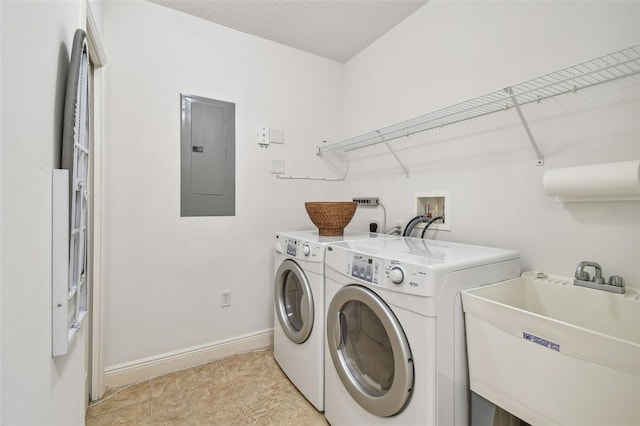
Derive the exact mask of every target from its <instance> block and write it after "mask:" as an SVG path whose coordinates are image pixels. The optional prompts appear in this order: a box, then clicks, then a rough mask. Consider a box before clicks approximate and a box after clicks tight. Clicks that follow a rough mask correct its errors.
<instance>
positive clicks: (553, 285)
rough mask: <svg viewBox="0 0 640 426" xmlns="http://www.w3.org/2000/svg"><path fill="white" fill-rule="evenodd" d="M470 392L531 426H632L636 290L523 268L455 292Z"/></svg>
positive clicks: (638, 362)
mask: <svg viewBox="0 0 640 426" xmlns="http://www.w3.org/2000/svg"><path fill="white" fill-rule="evenodd" d="M462 304H463V310H464V314H465V323H466V338H467V352H468V360H469V382H470V386H471V390H473V391H474V392H476V393H478V394H480V395H482V396H483V397H484V398H486V399H488V400H489V401H492V402H493V403H495V404H496V405H498V406H500V407H502V408H504V409H506V410H507V411H509V412H511V413H512V414H514V415H516V416H518V417H520V418H521V419H523V420H525V421H527V422H528V423H531V424H533V425H536V424H558V425H639V424H640V294H639V293H638V292H637V291H636V290H634V289H631V288H627V292H626V293H625V294H614V293H609V292H605V291H601V290H594V289H590V288H584V287H578V286H574V285H573V279H572V278H568V277H560V276H553V275H547V274H538V273H536V272H526V273H524V274H522V276H521V277H520V278H516V279H513V280H509V281H504V282H501V283H497V284H492V285H488V286H484V287H479V288H475V289H471V290H466V291H463V292H462Z"/></svg>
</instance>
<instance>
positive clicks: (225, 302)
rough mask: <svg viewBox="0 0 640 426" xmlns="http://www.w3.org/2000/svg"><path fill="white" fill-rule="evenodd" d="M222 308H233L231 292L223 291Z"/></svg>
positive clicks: (221, 297) (221, 296)
mask: <svg viewBox="0 0 640 426" xmlns="http://www.w3.org/2000/svg"><path fill="white" fill-rule="evenodd" d="M220 306H221V307H222V308H226V307H228V306H231V290H227V291H223V292H222V294H221V295H220Z"/></svg>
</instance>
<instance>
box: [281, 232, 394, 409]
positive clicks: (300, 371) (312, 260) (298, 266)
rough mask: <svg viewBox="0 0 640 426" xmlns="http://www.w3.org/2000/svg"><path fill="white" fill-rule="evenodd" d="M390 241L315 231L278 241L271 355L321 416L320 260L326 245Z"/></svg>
mask: <svg viewBox="0 0 640 426" xmlns="http://www.w3.org/2000/svg"><path fill="white" fill-rule="evenodd" d="M383 238H391V237H389V236H388V235H383V234H374V233H372V234H369V233H351V232H347V231H345V234H344V236H341V237H320V236H319V235H318V231H293V232H281V233H279V234H278V235H277V236H276V244H275V271H276V273H275V278H274V308H275V309H274V311H275V318H274V325H273V355H274V358H275V359H276V361H277V362H278V365H280V368H281V369H282V371H283V372H284V373H285V374H286V375H287V377H288V378H289V380H291V382H292V383H293V384H294V385H295V386H296V387H297V388H298V390H299V391H300V392H301V393H302V394H303V395H304V396H305V398H307V400H309V402H311V403H312V404H313V405H314V406H315V407H316V408H317V409H318V410H319V411H323V410H324V309H325V306H324V256H325V247H326V246H327V244H329V243H335V242H340V241H353V240H362V239H367V240H373V239H383Z"/></svg>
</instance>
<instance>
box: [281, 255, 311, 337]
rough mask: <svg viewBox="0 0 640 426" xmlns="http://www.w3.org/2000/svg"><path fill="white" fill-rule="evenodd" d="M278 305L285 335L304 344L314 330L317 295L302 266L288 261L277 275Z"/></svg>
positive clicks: (282, 265) (283, 263) (282, 264)
mask: <svg viewBox="0 0 640 426" xmlns="http://www.w3.org/2000/svg"><path fill="white" fill-rule="evenodd" d="M274 302H275V309H276V316H277V317H278V321H279V322H280V325H281V326H282V331H283V332H284V334H285V335H286V336H287V337H288V338H289V340H291V341H292V342H294V343H304V342H305V341H306V340H307V339H308V338H309V335H310V334H311V330H312V329H313V315H314V312H313V295H312V293H311V286H310V285H309V280H308V279H307V276H306V275H305V273H304V271H303V270H302V268H300V266H299V265H298V264H297V263H296V262H294V261H293V260H290V259H287V260H285V261H284V262H282V263H281V264H280V267H279V268H278V271H277V272H276V279H275V293H274Z"/></svg>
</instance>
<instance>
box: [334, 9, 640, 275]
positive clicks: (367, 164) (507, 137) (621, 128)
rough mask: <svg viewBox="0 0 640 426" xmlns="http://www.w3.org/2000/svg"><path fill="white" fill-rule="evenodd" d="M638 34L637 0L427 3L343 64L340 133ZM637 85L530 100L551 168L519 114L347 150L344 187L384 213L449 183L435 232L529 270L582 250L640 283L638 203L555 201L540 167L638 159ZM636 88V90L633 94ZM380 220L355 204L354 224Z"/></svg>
mask: <svg viewBox="0 0 640 426" xmlns="http://www.w3.org/2000/svg"><path fill="white" fill-rule="evenodd" d="M638 43H640V3H638V2H622V3H616V2H441V1H432V2H429V3H427V4H426V5H425V6H424V7H423V8H422V9H420V10H418V11H417V12H416V13H415V14H414V15H412V16H411V17H409V18H408V19H407V20H405V21H404V22H402V23H401V24H400V25H398V26H397V27H396V28H394V29H393V30H391V31H390V32H388V33H387V34H385V35H384V36H383V37H382V38H381V39H379V40H378V41H376V42H375V43H374V44H373V45H371V46H370V47H368V48H367V49H366V50H365V51H363V52H362V53H360V54H359V55H357V56H356V57H355V58H353V59H352V60H350V61H349V62H348V63H347V64H346V65H345V81H344V117H343V123H344V136H345V137H350V136H355V135H357V134H360V133H364V132H367V131H370V130H374V129H376V128H380V127H383V126H385V125H389V124H392V123H394V122H397V121H401V120H405V119H408V118H412V117H416V116H418V115H422V114H426V113H428V112H430V111H432V110H437V109H439V108H443V107H446V106H448V105H452V104H455V103H457V102H461V101H465V100H468V99H471V98H474V97H477V96H480V95H483V94H485V93H489V92H492V91H495V90H499V89H502V88H503V87H505V86H507V85H509V84H516V83H519V82H522V81H526V80H528V79H530V78H534V77H537V76H539V75H542V74H545V73H548V72H552V71H555V70H557V69H560V68H564V67H567V66H571V65H574V64H576V63H579V62H582V61H585V60H588V59H591V58H594V57H596V56H600V55H604V54H607V53H610V52H613V51H615V50H618V49H622V48H625V47H629V46H631V45H634V44H638ZM639 95H640V82H639V80H638V78H633V79H627V80H623V81H620V82H619V83H609V84H606V85H603V86H600V87H597V88H592V89H588V90H585V91H584V92H578V93H577V94H576V95H566V96H564V97H562V98H557V99H555V100H549V101H544V102H543V103H541V104H540V105H532V106H530V107H529V106H527V107H525V108H524V109H523V111H524V113H525V115H526V116H527V118H528V119H529V125H530V127H531V129H532V132H533V134H534V136H535V137H536V139H537V141H538V144H539V145H540V148H541V150H542V152H543V153H544V155H545V157H546V162H545V165H544V166H543V167H537V166H536V157H535V154H534V151H533V149H532V148H531V146H530V145H529V142H528V139H527V137H526V135H525V132H524V129H523V128H522V126H520V124H519V121H518V119H517V116H516V115H515V114H514V113H513V112H510V113H504V114H495V115H492V116H490V117H487V118H484V119H477V120H473V121H468V122H465V123H462V124H460V125H457V126H450V127H447V128H444V129H441V130H437V131H432V132H430V133H423V134H421V135H418V136H414V137H412V138H411V139H410V140H406V139H404V140H398V141H396V142H394V146H395V147H396V148H397V149H398V155H399V156H400V157H401V158H402V159H403V161H405V162H406V163H407V164H408V166H409V170H410V174H411V177H410V178H406V177H405V176H404V175H403V174H402V171H401V169H400V167H399V166H398V165H397V163H395V161H394V160H393V157H391V155H389V154H386V153H385V151H384V150H383V149H381V148H380V147H373V148H367V149H362V150H360V151H357V152H355V153H352V154H350V157H351V172H350V175H349V178H348V179H347V182H346V185H344V186H341V187H340V193H341V194H343V195H344V196H351V195H353V196H356V195H363V196H379V197H380V198H381V201H382V202H383V203H385V205H386V206H387V211H388V215H389V217H388V224H389V225H393V224H395V223H396V222H400V223H403V224H405V223H406V222H407V221H408V220H409V219H410V218H411V217H413V216H414V215H415V211H414V210H413V198H412V197H413V193H414V192H417V191H430V190H450V191H451V197H452V202H451V204H450V206H451V209H452V211H451V218H450V219H451V221H452V231H451V232H445V231H439V232H438V233H437V234H436V235H433V234H431V233H430V235H429V237H435V238H438V239H443V240H452V241H461V242H469V243H477V244H486V245H494V246H503V247H509V248H513V249H516V250H519V251H520V252H521V254H522V259H523V268H524V269H525V270H531V269H536V270H544V271H549V272H553V273H557V274H562V275H565V276H571V275H573V272H574V270H575V268H576V266H577V264H578V262H579V261H581V260H593V261H597V262H599V263H600V264H601V265H602V266H603V268H604V274H605V275H607V276H609V275H612V274H619V275H623V276H624V277H625V278H626V279H627V283H628V285H630V286H634V287H640V265H639V263H638V259H640V247H639V245H640V224H639V222H640V203H638V202H611V203H575V204H562V203H556V202H555V201H554V200H553V199H552V197H549V196H547V195H546V194H545V193H544V192H543V189H542V176H543V173H544V171H545V170H547V169H552V168H557V167H566V166H573V165H582V164H592V163H599V162H614V161H624V160H631V159H638V158H640V128H639V125H640V105H639V102H638V98H640V96H639ZM629 98H633V99H635V100H629ZM376 217H377V218H381V217H382V214H381V212H380V211H376V210H365V209H360V210H359V211H358V213H357V214H356V218H355V219H354V226H357V225H358V224H364V223H367V222H368V220H369V219H370V218H376Z"/></svg>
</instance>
